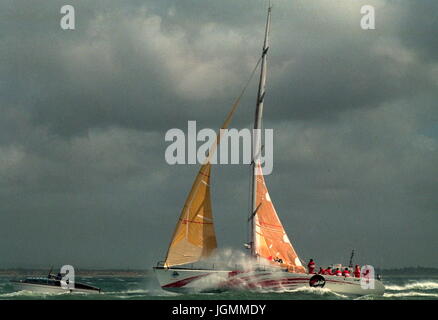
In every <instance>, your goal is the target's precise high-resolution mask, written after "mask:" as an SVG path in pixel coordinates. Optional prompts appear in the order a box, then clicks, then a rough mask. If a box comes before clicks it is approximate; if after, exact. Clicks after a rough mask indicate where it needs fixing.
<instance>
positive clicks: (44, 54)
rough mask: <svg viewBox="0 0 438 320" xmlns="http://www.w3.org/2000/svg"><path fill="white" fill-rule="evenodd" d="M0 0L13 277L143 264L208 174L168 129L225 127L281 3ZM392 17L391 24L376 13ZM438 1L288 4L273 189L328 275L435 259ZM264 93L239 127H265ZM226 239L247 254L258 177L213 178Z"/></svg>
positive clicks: (0, 197) (286, 218)
mask: <svg viewBox="0 0 438 320" xmlns="http://www.w3.org/2000/svg"><path fill="white" fill-rule="evenodd" d="M64 4H66V3H65V1H45V2H44V4H43V2H41V1H17V0H14V1H10V0H7V1H2V2H1V4H0V111H1V116H0V235H1V239H2V241H1V242H0V267H29V266H31V267H32V266H40V267H45V266H48V265H52V264H53V265H62V264H67V263H70V264H73V265H74V266H77V267H78V268H80V267H82V268H84V267H108V268H114V267H120V268H122V267H123V268H126V267H130V268H147V267H149V266H151V265H152V264H154V263H155V262H156V261H157V260H161V259H162V258H163V256H164V254H165V250H166V248H167V245H168V243H169V241H170V236H171V234H172V232H173V229H174V225H175V223H176V220H177V218H178V215H179V213H180V210H181V207H182V205H183V202H184V200H185V197H186V195H187V193H188V191H189V189H190V186H191V183H192V181H193V178H194V176H195V173H196V171H197V166H194V165H187V166H182V165H180V166H169V165H167V164H166V162H165V160H164V151H165V148H166V146H167V145H166V143H165V141H164V133H165V132H166V131H167V130H168V129H170V128H175V127H176V128H181V129H183V130H184V129H185V128H186V126H187V121H188V120H197V121H198V128H202V127H211V128H217V127H218V126H220V124H221V123H222V121H223V119H224V117H225V114H226V112H227V111H228V109H229V107H230V105H231V102H232V101H233V99H234V98H235V97H236V96H237V95H238V93H239V90H240V89H241V87H242V86H243V84H244V83H245V81H246V79H247V78H248V76H249V74H250V72H251V69H252V68H253V66H254V64H255V63H256V61H257V59H258V56H259V54H260V48H261V46H262V37H263V28H264V22H265V14H266V10H265V9H266V2H265V1H261V0H257V1H256V0H252V1H250V0H247V1H242V0H239V1H234V0H233V1H220V2H219V1H212V0H209V1H206V0H203V1H201V0H192V1H189V0H184V1H181V0H180V1H176V0H175V1H123V2H122V1H114V0H113V1H112V0H107V1H93V2H90V1H74V2H72V3H71V4H73V5H74V6H75V9H76V30H75V31H63V30H61V28H60V27H59V20H60V18H61V15H60V13H59V10H60V8H61V6H62V5H64ZM364 4H372V5H374V6H375V8H376V28H377V29H376V30H373V31H364V30H362V29H361V28H360V25H359V21H360V18H361V14H360V7H361V6H362V5H364ZM437 12H438V3H437V2H436V1H432V0H424V1H416V2H414V1H405V0H400V1H390V0H387V1H384V0H374V1H371V0H358V1H351V0H345V1H344V0H342V1H328V0H325V1H323V0H313V1H307V0H299V1H298V0H297V1H279V0H277V1H275V2H274V10H273V21H272V33H271V49H270V56H269V61H268V64H269V66H268V68H269V69H268V70H269V73H268V89H267V96H266V105H265V114H264V115H265V127H269V128H273V129H274V143H275V144H274V171H273V173H272V175H270V176H268V177H267V178H266V180H267V184H268V187H269V188H270V193H271V197H272V199H273V201H274V203H275V205H276V208H277V211H278V213H279V215H280V218H281V219H282V221H283V224H284V225H285V227H286V229H287V231H288V233H289V236H290V238H291V240H292V242H293V243H294V246H295V248H296V249H297V251H298V253H299V254H300V255H301V256H302V257H303V258H310V257H313V258H315V259H316V260H317V262H321V263H324V264H327V263H335V262H347V260H348V257H349V254H350V250H351V249H352V248H356V250H357V259H358V262H362V263H365V262H366V263H370V264H373V265H375V266H383V267H394V266H412V265H424V266H437V264H438V255H437V253H436V252H437V251H436V248H437V247H438V236H437V231H438V230H437V228H438V197H437V194H438V105H437V100H438V99H437V98H438V38H437V37H436V30H438V18H437ZM255 96H256V83H255V82H253V83H252V85H251V87H250V88H249V90H248V92H247V94H246V96H245V98H244V100H243V102H242V105H241V107H240V109H239V110H238V112H237V114H236V118H235V121H234V122H233V123H232V126H234V127H236V128H242V127H247V126H249V125H251V121H252V119H253V113H254V107H255V106H254V102H255ZM212 183H213V189H212V190H213V201H214V203H213V209H214V216H215V220H216V231H217V236H218V243H219V246H221V247H224V248H230V247H233V248H237V249H240V248H241V247H242V243H243V242H244V241H245V240H246V239H245V230H246V225H245V223H246V216H247V213H248V209H249V208H248V204H249V200H248V199H249V194H248V193H249V185H248V183H249V168H248V167H247V166H222V167H215V168H214V169H213V176H212Z"/></svg>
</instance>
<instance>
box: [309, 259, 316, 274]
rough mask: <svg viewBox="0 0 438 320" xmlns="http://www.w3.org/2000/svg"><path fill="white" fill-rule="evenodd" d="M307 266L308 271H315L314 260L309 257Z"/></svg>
mask: <svg viewBox="0 0 438 320" xmlns="http://www.w3.org/2000/svg"><path fill="white" fill-rule="evenodd" d="M307 268H308V269H309V273H315V262H314V261H313V259H310V261H309V263H308V264H307Z"/></svg>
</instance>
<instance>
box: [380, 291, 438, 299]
mask: <svg viewBox="0 0 438 320" xmlns="http://www.w3.org/2000/svg"><path fill="white" fill-rule="evenodd" d="M383 296H384V297H385V298H404V297H406V298H408V297H429V298H438V293H427V292H418V291H408V292H398V293H385V294H384V295H383Z"/></svg>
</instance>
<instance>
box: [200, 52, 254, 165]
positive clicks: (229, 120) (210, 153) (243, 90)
mask: <svg viewBox="0 0 438 320" xmlns="http://www.w3.org/2000/svg"><path fill="white" fill-rule="evenodd" d="M261 61H262V57H260V58H259V60H258V61H257V63H256V65H255V67H254V69H253V70H252V72H251V75H250V77H249V79H248V81H247V82H246V84H245V86H244V87H243V89H242V91H241V92H240V95H239V96H238V97H237V99H236V100H235V101H234V103H233V106H232V107H231V110H230V111H229V112H228V114H227V117H226V118H225V121H224V123H223V124H222V126H221V128H220V129H226V128H228V125H229V124H230V122H231V119H232V117H233V115H234V112H235V111H236V110H237V107H238V106H239V104H240V100H241V99H242V97H243V95H244V94H245V91H246V89H247V88H248V86H249V84H250V83H251V80H252V78H253V77H254V74H255V73H256V71H257V68H258V66H259V65H260V62H261ZM222 134H223V132H222V130H219V133H218V134H217V136H216V141H215V142H214V144H213V145H212V146H211V147H210V149H209V150H208V157H207V159H206V160H205V162H204V165H205V164H207V163H209V162H210V160H211V158H212V156H213V155H214V153H215V151H216V148H217V146H218V145H219V143H220V140H221V137H222Z"/></svg>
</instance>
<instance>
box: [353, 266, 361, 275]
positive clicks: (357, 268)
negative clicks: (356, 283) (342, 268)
mask: <svg viewBox="0 0 438 320" xmlns="http://www.w3.org/2000/svg"><path fill="white" fill-rule="evenodd" d="M354 276H355V277H356V278H360V268H359V265H357V264H356V266H355V267H354Z"/></svg>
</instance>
